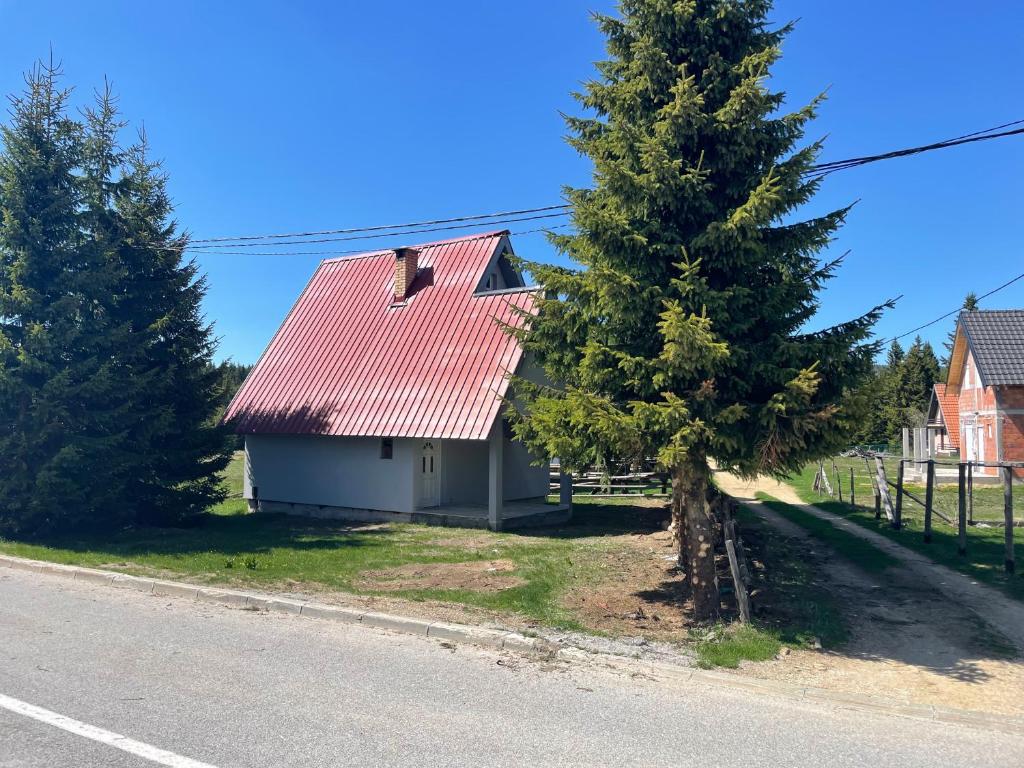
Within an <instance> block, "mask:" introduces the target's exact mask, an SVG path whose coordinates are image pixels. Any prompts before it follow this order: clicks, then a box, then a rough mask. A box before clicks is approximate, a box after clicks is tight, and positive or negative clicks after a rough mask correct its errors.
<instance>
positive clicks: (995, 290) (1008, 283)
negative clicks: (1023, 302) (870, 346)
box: [879, 272, 1024, 345]
mask: <svg viewBox="0 0 1024 768" xmlns="http://www.w3.org/2000/svg"><path fill="white" fill-rule="evenodd" d="M1021 279H1024V272H1021V273H1020V274H1019V275H1017V276H1016V277H1014V278H1012V279H1010V280H1007V281H1006V282H1005V283H1003V284H1002V285H1000V286H999V287H998V288H993V289H992V290H991V291H989V292H988V293H985V294H982V295H981V296H979V297H978V298H977V301H979V302H980V301H982V300H983V299H987V298H988V297H989V296H991V295H992V294H994V293H998V292H999V291H1001V290H1003V289H1004V288H1008V287H1009V286H1011V285H1013V284H1014V283H1016V282H1017V281H1018V280H1021ZM961 310H963V305H961V306H959V307H957V308H956V309H954V310H953V311H952V312H947V313H946V314H944V315H942V316H941V317H936V318H935V319H934V320H930V321H929V322H927V323H925V324H924V325H919V326H917V328H911V329H910V330H909V331H907V332H905V333H901V334H900V335H899V336H893V337H892V338H890V339H886V340H885V341H880V342H879V344H881V345H885V344H891V343H892V342H894V341H898V340H899V339H902V338H903V337H905V336H909V335H910V334H912V333H917V332H918V331H923V330H924V329H925V328H929V327H931V326H933V325H935V324H936V323H938V322H941V321H943V320H945V319H946V318H947V317H950V316H952V315H956V314H959V313H960V311H961Z"/></svg>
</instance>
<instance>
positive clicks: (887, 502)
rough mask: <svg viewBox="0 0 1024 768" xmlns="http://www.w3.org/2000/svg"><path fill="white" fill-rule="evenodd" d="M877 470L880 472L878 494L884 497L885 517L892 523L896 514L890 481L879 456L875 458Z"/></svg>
mask: <svg viewBox="0 0 1024 768" xmlns="http://www.w3.org/2000/svg"><path fill="white" fill-rule="evenodd" d="M901 466H902V465H901ZM875 469H876V470H877V471H878V493H879V495H880V496H881V497H882V506H884V507H885V516H886V517H887V518H889V522H890V523H891V522H893V521H894V520H895V519H896V513H895V511H894V510H893V506H892V495H891V494H890V493H889V481H888V480H887V479H886V477H885V464H883V463H882V459H881V457H879V456H876V457H875Z"/></svg>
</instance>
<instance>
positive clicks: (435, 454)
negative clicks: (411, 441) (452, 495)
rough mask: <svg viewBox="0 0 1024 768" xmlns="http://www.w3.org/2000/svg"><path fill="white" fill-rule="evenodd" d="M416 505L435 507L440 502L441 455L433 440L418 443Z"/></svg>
mask: <svg viewBox="0 0 1024 768" xmlns="http://www.w3.org/2000/svg"><path fill="white" fill-rule="evenodd" d="M416 473H417V475H416V477H417V482H416V488H417V494H416V506H417V507H436V506H439V505H440V503H441V483H440V480H439V477H440V473H441V455H440V451H438V450H437V446H436V445H435V443H434V442H432V441H428V442H425V443H423V444H421V445H420V455H419V461H418V463H417V465H416Z"/></svg>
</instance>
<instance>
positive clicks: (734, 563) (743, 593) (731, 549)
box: [725, 539, 750, 624]
mask: <svg viewBox="0 0 1024 768" xmlns="http://www.w3.org/2000/svg"><path fill="white" fill-rule="evenodd" d="M725 551H726V554H728V555H729V570H731V571H732V583H733V586H734V587H735V588H736V602H737V603H738V604H739V607H740V621H742V622H743V623H744V624H749V623H750V598H749V596H748V595H747V585H746V584H744V583H743V577H742V575H741V574H740V564H739V560H737V558H736V545H735V544H733V541H732V539H726V540H725Z"/></svg>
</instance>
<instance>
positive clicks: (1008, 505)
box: [1003, 467, 1017, 574]
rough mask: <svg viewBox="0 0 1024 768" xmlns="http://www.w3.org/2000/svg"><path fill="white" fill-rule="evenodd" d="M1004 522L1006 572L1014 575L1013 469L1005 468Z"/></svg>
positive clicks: (1015, 565)
mask: <svg viewBox="0 0 1024 768" xmlns="http://www.w3.org/2000/svg"><path fill="white" fill-rule="evenodd" d="M1003 520H1004V522H1005V523H1006V532H1005V536H1006V572H1007V573H1010V574H1012V573H1013V572H1014V570H1016V567H1017V563H1016V561H1015V560H1014V557H1013V468H1012V467H1003Z"/></svg>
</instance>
